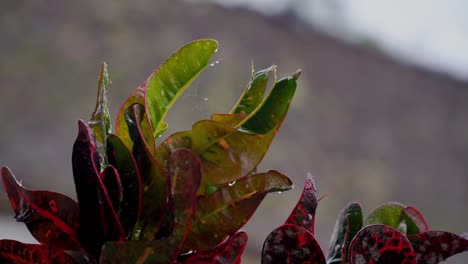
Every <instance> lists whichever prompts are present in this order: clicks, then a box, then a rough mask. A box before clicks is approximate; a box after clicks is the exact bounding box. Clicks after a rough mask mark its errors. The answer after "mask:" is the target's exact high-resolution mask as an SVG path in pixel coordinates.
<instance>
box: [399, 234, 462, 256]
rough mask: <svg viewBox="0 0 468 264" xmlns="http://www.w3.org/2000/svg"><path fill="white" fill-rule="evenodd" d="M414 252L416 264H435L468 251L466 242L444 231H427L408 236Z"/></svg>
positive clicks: (460, 237)
mask: <svg viewBox="0 0 468 264" xmlns="http://www.w3.org/2000/svg"><path fill="white" fill-rule="evenodd" d="M408 238H409V240H410V241H411V243H412V244H413V248H414V250H415V251H416V259H417V263H418V264H435V263H439V262H441V261H444V260H445V259H447V258H448V257H451V256H453V255H456V254H458V253H461V252H465V251H468V240H467V239H466V238H464V237H462V236H458V235H456V234H453V233H450V232H445V231H427V232H424V233H420V234H417V235H414V236H408Z"/></svg>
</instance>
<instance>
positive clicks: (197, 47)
mask: <svg viewBox="0 0 468 264" xmlns="http://www.w3.org/2000/svg"><path fill="white" fill-rule="evenodd" d="M217 48H218V43H217V42H216V41H215V40H210V39H206V40H197V41H194V42H191V43H188V44H187V45H185V46H184V47H182V48H181V49H179V50H178V51H176V52H175V53H174V54H173V55H172V56H171V57H170V58H169V59H167V60H166V61H165V62H164V63H163V64H162V65H161V66H159V67H158V68H157V69H156V71H155V72H153V73H152V74H151V75H150V76H149V77H148V79H146V81H145V82H144V83H143V84H141V85H140V86H139V87H138V88H136V89H135V90H134V91H133V92H132V94H131V95H130V96H129V97H128V99H127V100H126V101H125V103H124V104H123V105H122V107H121V108H120V111H119V114H118V116H117V135H118V136H119V137H120V138H121V139H122V141H123V142H124V143H125V145H126V146H127V147H128V148H129V149H131V148H132V141H131V140H130V134H129V132H128V126H127V123H126V121H125V111H126V109H127V108H128V107H130V106H131V105H133V104H135V103H137V104H141V105H144V106H145V112H147V113H148V116H147V117H146V120H145V122H149V123H148V124H149V126H150V127H151V128H152V131H155V132H156V134H154V135H153V138H156V137H157V136H158V135H160V134H159V133H161V132H162V131H164V130H165V127H167V124H166V123H165V122H164V118H165V116H166V114H167V112H168V111H169V109H170V108H171V107H172V105H173V104H174V102H175V101H176V100H177V98H178V97H179V96H180V94H181V93H182V92H183V91H184V90H185V89H186V88H187V87H188V85H190V83H191V82H192V81H193V80H194V79H195V78H196V77H197V76H198V75H199V74H200V73H201V71H202V70H203V69H204V68H205V67H206V66H208V63H209V60H210V59H211V57H212V56H213V54H214V53H215V52H216V49H217ZM145 139H146V141H147V144H148V145H149V146H150V149H151V147H152V146H153V145H154V144H153V143H151V142H149V138H145ZM153 140H154V139H153Z"/></svg>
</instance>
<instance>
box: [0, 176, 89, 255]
mask: <svg viewBox="0 0 468 264" xmlns="http://www.w3.org/2000/svg"><path fill="white" fill-rule="evenodd" d="M2 179H3V184H4V186H5V190H6V192H7V193H8V198H9V199H10V203H11V206H12V207H13V210H14V211H15V218H16V220H17V221H19V222H24V223H25V224H26V226H27V227H28V229H29V231H30V232H31V234H32V235H33V236H34V237H35V238H36V239H37V240H38V241H39V242H40V243H42V244H44V245H49V246H55V247H59V248H63V249H68V250H73V249H78V248H79V247H80V246H79V243H78V241H77V237H76V228H77V226H78V214H79V208H78V204H77V203H76V202H75V201H73V200H72V199H71V198H69V197H68V196H65V195H63V194H61V193H56V192H50V191H32V190H27V189H25V188H23V187H22V186H21V185H20V184H19V183H18V182H17V181H16V179H15V177H14V176H13V174H12V173H11V171H10V170H9V169H8V168H7V167H2Z"/></svg>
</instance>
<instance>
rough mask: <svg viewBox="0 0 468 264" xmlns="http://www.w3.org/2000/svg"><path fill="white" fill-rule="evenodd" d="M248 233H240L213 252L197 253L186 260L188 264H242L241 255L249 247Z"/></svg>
mask: <svg viewBox="0 0 468 264" xmlns="http://www.w3.org/2000/svg"><path fill="white" fill-rule="evenodd" d="M247 239H248V236H247V233H245V232H243V231H239V232H237V233H235V234H234V235H232V236H231V237H230V238H229V239H228V240H226V242H223V243H222V244H219V245H218V246H217V247H216V248H214V249H212V250H206V251H201V252H197V253H195V254H193V255H191V256H190V257H189V258H187V259H185V260H184V261H183V262H182V263H186V264H195V263H196V264H202V263H215V264H240V263H241V255H242V252H244V249H245V246H246V245H247Z"/></svg>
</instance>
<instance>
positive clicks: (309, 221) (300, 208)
mask: <svg viewBox="0 0 468 264" xmlns="http://www.w3.org/2000/svg"><path fill="white" fill-rule="evenodd" d="M316 191H317V190H316V189H315V183H314V179H313V177H312V175H310V174H308V175H307V178H306V182H305V185H304V190H303V191H302V195H301V198H299V201H298V202H297V204H296V207H294V209H293V211H292V212H291V215H290V216H289V217H288V219H287V220H286V222H285V224H292V225H297V226H300V227H303V228H305V229H306V230H308V231H309V232H311V233H312V234H314V222H315V210H316V209H317V205H318V202H317V197H316V196H315V193H316Z"/></svg>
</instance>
